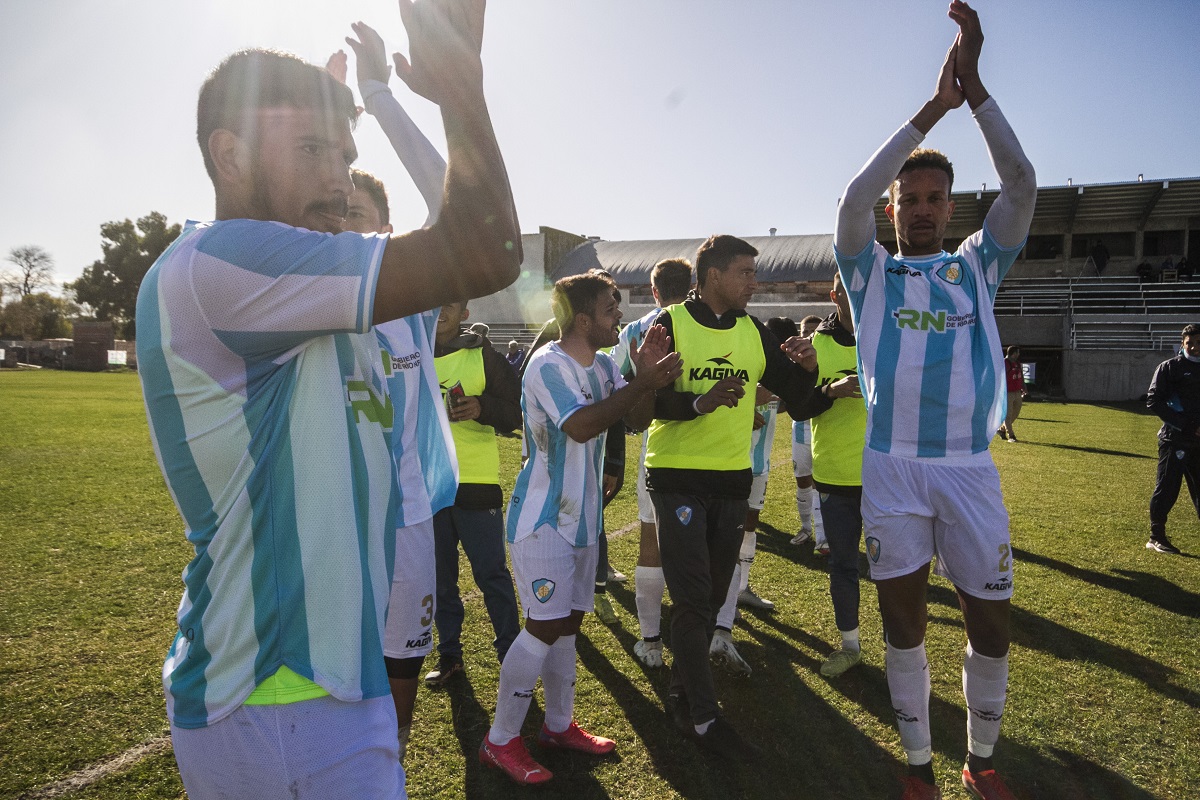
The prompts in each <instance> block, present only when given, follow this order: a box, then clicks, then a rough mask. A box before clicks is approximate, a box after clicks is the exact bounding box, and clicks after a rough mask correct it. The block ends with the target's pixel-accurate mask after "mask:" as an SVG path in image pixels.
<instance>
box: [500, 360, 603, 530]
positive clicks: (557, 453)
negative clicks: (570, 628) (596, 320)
mask: <svg viewBox="0 0 1200 800" xmlns="http://www.w3.org/2000/svg"><path fill="white" fill-rule="evenodd" d="M624 385H625V379H624V378H622V377H621V373H620V372H619V371H617V364H616V362H615V361H613V360H612V358H611V357H610V356H609V355H608V354H606V353H597V354H596V360H595V361H594V362H592V365H591V366H590V367H585V366H583V365H582V364H580V363H579V362H578V361H576V360H575V359H573V358H571V356H569V355H567V353H566V352H565V351H564V350H563V349H562V348H561V347H559V345H558V342H550V343H549V344H547V345H546V346H544V347H541V348H538V350H537V352H536V353H534V354H533V355H531V356H530V357H529V364H528V366H526V368H525V378H524V379H523V380H522V382H521V412H522V415H523V416H524V418H525V448H526V451H527V453H528V458H527V459H526V461H525V466H523V467H522V468H521V472H520V473H519V474H518V475H517V482H516V485H515V486H514V487H513V491H512V497H510V498H509V501H508V541H510V542H519V541H520V540H522V539H524V538H525V537H526V536H528V535H529V534H531V533H534V532H535V531H537V530H539V529H541V528H544V527H546V526H549V527H550V528H553V529H554V530H555V531H557V532H558V534H559V535H560V536H562V537H563V538H564V539H566V540H567V542H568V543H570V544H571V545H572V546H573V547H587V546H589V545H594V544H596V542H597V541H598V535H599V532H600V530H601V526H602V520H601V508H602V507H601V503H600V482H601V480H602V479H603V476H604V440H605V436H606V435H607V433H602V434H600V435H599V436H597V437H596V438H594V439H589V440H588V441H587V442H584V443H583V444H580V443H579V442H577V441H575V440H574V439H572V438H571V437H570V436H568V435H567V434H566V433H565V432H564V431H563V429H562V426H563V423H564V422H566V421H567V420H568V419H570V417H571V415H572V414H574V413H575V412H576V411H578V410H579V409H580V408H583V407H584V406H589V405H592V404H593V403H598V402H600V401H601V400H603V399H605V398H606V397H608V396H609V395H611V394H612V393H613V392H615V391H616V390H617V389H620V388H621V387H622V386H624Z"/></svg>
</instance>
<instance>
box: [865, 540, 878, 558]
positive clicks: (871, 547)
mask: <svg viewBox="0 0 1200 800" xmlns="http://www.w3.org/2000/svg"><path fill="white" fill-rule="evenodd" d="M867 555H868V556H869V557H870V558H871V563H872V564H878V563H879V540H878V539H876V538H875V537H874V536H868V537H867Z"/></svg>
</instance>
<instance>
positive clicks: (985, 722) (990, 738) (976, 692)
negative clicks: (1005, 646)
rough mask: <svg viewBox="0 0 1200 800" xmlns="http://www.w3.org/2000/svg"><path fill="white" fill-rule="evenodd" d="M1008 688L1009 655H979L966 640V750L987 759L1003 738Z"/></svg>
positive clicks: (964, 684) (964, 688) (964, 691)
mask: <svg viewBox="0 0 1200 800" xmlns="http://www.w3.org/2000/svg"><path fill="white" fill-rule="evenodd" d="M1007 691H1008V654H1007V653H1005V654H1004V655H1003V656H1002V657H1000V658H989V657H988V656H984V655H980V654H979V653H976V652H975V649H974V648H972V647H971V644H970V642H968V643H967V657H966V659H965V660H964V661H963V696H965V697H966V698H967V749H968V750H969V751H970V752H972V753H974V754H975V755H977V756H979V757H980V758H987V757H989V756H990V755H991V754H992V749H993V748H995V746H996V742H997V741H999V740H1000V718H1001V717H1003V716H1004V699H1005V696H1006V694H1007Z"/></svg>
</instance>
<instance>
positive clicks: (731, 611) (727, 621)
mask: <svg viewBox="0 0 1200 800" xmlns="http://www.w3.org/2000/svg"><path fill="white" fill-rule="evenodd" d="M741 571H742V562H740V561H739V562H738V563H736V564H734V565H733V577H732V578H730V579H729V591H727V592H726V593H725V602H724V603H722V604H721V610H720V611H718V612H717V627H718V628H725V629H726V630H730V631H731V630H733V618H734V616H735V615H736V614H737V596H738V584H739V583H740V582H741V576H740V575H739V573H740V572H741Z"/></svg>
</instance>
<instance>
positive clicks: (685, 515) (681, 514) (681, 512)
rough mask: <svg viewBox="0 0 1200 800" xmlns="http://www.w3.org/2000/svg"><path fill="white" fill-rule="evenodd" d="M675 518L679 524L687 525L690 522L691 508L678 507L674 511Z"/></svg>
mask: <svg viewBox="0 0 1200 800" xmlns="http://www.w3.org/2000/svg"><path fill="white" fill-rule="evenodd" d="M675 516H676V518H678V520H679V521H680V523H682V524H684V525H687V524H688V523H689V522H691V521H692V507H691V506H680V507H679V508H677V509H675Z"/></svg>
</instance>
